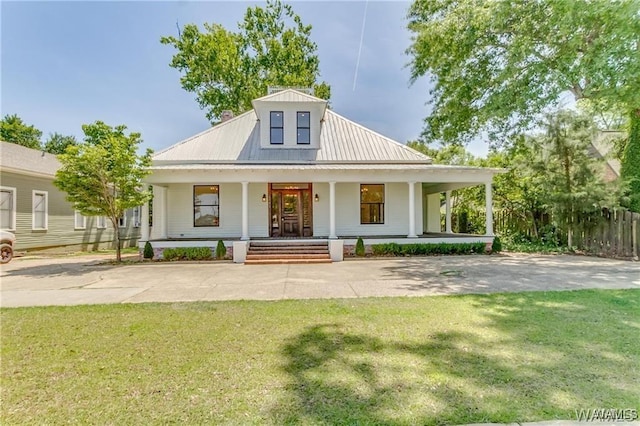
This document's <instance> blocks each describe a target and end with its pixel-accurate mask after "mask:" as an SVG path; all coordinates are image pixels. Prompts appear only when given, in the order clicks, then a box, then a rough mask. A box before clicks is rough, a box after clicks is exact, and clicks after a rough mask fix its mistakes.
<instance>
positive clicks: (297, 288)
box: [0, 255, 640, 307]
mask: <svg viewBox="0 0 640 426" xmlns="http://www.w3.org/2000/svg"><path fill="white" fill-rule="evenodd" d="M108 259H110V257H108V256H104V255H102V256H96V255H87V256H72V257H56V258H18V259H14V260H13V261H12V262H11V263H9V264H7V265H2V268H1V269H0V277H1V278H0V280H1V281H0V288H1V291H0V306H2V307H18V306H45V305H78V304H96V303H99V304H101V303H123V302H175V301H197V300H238V299H252V300H280V299H308V298H349V297H378V296H427V295H443V294H461V293H492V292H514V291H552V290H574V289H587V288H601V289H621V288H640V263H637V262H627V261H618V260H611V259H600V258H593V257H582V256H568V255H562V256H555V255H549V256H542V255H500V256H477V255H476V256H442V257H415V258H389V259H364V260H347V261H345V262H340V263H333V264H321V265H264V266H249V265H238V264H232V263H226V262H224V263H223V262H208V263H155V262H154V263H140V264H128V265H118V266H115V265H108V264H104V262H105V260H108Z"/></svg>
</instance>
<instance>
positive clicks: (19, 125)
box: [0, 114, 42, 149]
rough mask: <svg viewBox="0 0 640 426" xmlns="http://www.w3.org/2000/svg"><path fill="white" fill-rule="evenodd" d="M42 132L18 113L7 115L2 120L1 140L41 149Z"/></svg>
mask: <svg viewBox="0 0 640 426" xmlns="http://www.w3.org/2000/svg"><path fill="white" fill-rule="evenodd" d="M41 136H42V132H41V131H40V130H38V129H36V128H35V127H34V126H30V125H27V124H26V123H24V122H23V121H22V119H21V118H20V117H18V115H17V114H13V115H8V114H7V115H5V116H4V118H3V119H2V120H0V140H2V141H5V142H11V143H15V144H18V145H22V146H26V147H27V148H33V149H40V148H41V143H40V137H41Z"/></svg>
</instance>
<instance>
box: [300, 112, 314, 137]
mask: <svg viewBox="0 0 640 426" xmlns="http://www.w3.org/2000/svg"><path fill="white" fill-rule="evenodd" d="M310 128H311V114H309V111H302V112H300V111H298V144H300V145H308V144H310V143H311V134H310Z"/></svg>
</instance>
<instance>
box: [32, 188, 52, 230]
mask: <svg viewBox="0 0 640 426" xmlns="http://www.w3.org/2000/svg"><path fill="white" fill-rule="evenodd" d="M47 198H48V193H47V191H36V190H34V191H33V202H32V213H33V217H32V228H33V229H47V221H48V216H49V208H48V207H49V206H48V205H47V204H48V202H47Z"/></svg>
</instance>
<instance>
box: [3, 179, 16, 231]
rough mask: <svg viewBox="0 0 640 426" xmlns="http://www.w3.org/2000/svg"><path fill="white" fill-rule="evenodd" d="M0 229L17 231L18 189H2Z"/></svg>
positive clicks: (4, 187)
mask: <svg viewBox="0 0 640 426" xmlns="http://www.w3.org/2000/svg"><path fill="white" fill-rule="evenodd" d="M0 229H6V230H9V231H15V229H16V189H15V188H9V187H6V186H3V187H0Z"/></svg>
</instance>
